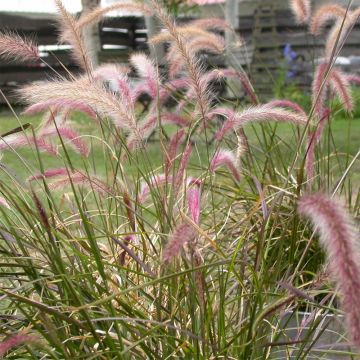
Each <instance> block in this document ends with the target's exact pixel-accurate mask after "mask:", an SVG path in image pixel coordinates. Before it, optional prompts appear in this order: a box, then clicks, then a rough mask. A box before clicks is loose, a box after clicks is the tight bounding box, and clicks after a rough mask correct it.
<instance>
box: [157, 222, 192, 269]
mask: <svg viewBox="0 0 360 360" xmlns="http://www.w3.org/2000/svg"><path fill="white" fill-rule="evenodd" d="M196 236H197V231H196V230H195V229H194V227H193V226H191V225H190V224H188V223H181V224H180V225H178V226H177V227H176V228H175V230H174V232H173V233H172V235H171V237H170V239H169V242H168V244H167V245H166V247H165V249H164V252H163V261H164V263H166V264H168V263H169V262H170V261H171V260H172V259H173V258H174V257H175V256H177V255H178V254H179V253H180V252H181V250H182V249H183V247H184V246H185V245H186V244H188V243H191V242H193V241H194V240H195V239H196Z"/></svg>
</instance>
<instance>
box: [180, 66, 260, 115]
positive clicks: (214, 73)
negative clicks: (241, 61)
mask: <svg viewBox="0 0 360 360" xmlns="http://www.w3.org/2000/svg"><path fill="white" fill-rule="evenodd" d="M229 78H232V79H238V80H239V81H240V83H241V86H242V87H243V89H244V91H245V94H246V95H247V96H248V97H249V98H250V100H251V102H252V103H253V104H254V105H257V104H258V103H259V100H258V99H257V96H256V94H255V91H254V88H253V86H252V84H251V82H250V79H249V78H248V76H247V75H246V73H245V72H240V71H236V70H232V69H221V70H220V69H214V70H211V71H208V72H206V73H205V74H203V75H202V81H203V82H204V86H209V83H210V82H212V81H216V80H220V79H229ZM194 96H195V94H194V92H193V90H192V89H189V90H188V92H187V93H186V97H187V98H188V99H192V98H194ZM184 104H185V103H183V104H181V106H178V107H177V111H180V110H181V109H182V106H183V105H184Z"/></svg>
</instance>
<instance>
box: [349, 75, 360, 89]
mask: <svg viewBox="0 0 360 360" xmlns="http://www.w3.org/2000/svg"><path fill="white" fill-rule="evenodd" d="M346 79H347V81H348V82H349V83H350V84H353V85H359V86H360V76H358V75H354V74H350V75H346Z"/></svg>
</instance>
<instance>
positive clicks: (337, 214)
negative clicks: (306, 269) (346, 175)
mask: <svg viewBox="0 0 360 360" xmlns="http://www.w3.org/2000/svg"><path fill="white" fill-rule="evenodd" d="M298 210H299V213H300V214H301V215H304V216H306V217H307V218H309V219H310V220H311V222H312V223H313V225H314V226H315V227H316V229H317V231H318V232H319V235H320V242H321V244H322V246H323V247H324V249H325V251H326V253H327V259H328V265H329V268H330V271H331V275H332V276H333V278H334V280H335V281H336V282H337V286H338V289H339V292H340V294H341V297H342V299H341V300H342V301H341V302H342V308H343V310H344V312H345V317H346V323H347V329H348V334H349V336H350V338H351V341H352V343H353V345H355V346H357V347H358V348H360V313H359V311H358V309H359V308H360V268H359V262H358V258H359V256H360V254H359V248H358V240H359V236H358V232H356V230H355V227H354V225H353V221H352V219H351V218H350V216H349V214H348V213H347V212H346V210H345V209H344V208H343V206H342V205H341V204H339V203H338V202H337V201H335V200H333V199H332V198H330V197H329V196H327V195H324V194H321V193H318V194H313V195H307V196H304V197H303V198H301V199H300V201H299V208H298Z"/></svg>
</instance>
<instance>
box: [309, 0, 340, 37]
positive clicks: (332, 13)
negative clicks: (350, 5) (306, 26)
mask: <svg viewBox="0 0 360 360" xmlns="http://www.w3.org/2000/svg"><path fill="white" fill-rule="evenodd" d="M345 16H346V9H345V8H344V7H342V6H340V5H335V4H330V5H323V6H321V7H319V8H318V9H317V10H316V12H315V14H314V16H313V17H312V19H311V24H310V32H311V33H312V34H314V35H320V34H321V32H322V30H323V29H324V27H325V25H326V23H327V22H328V21H331V20H339V19H344V17H345Z"/></svg>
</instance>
